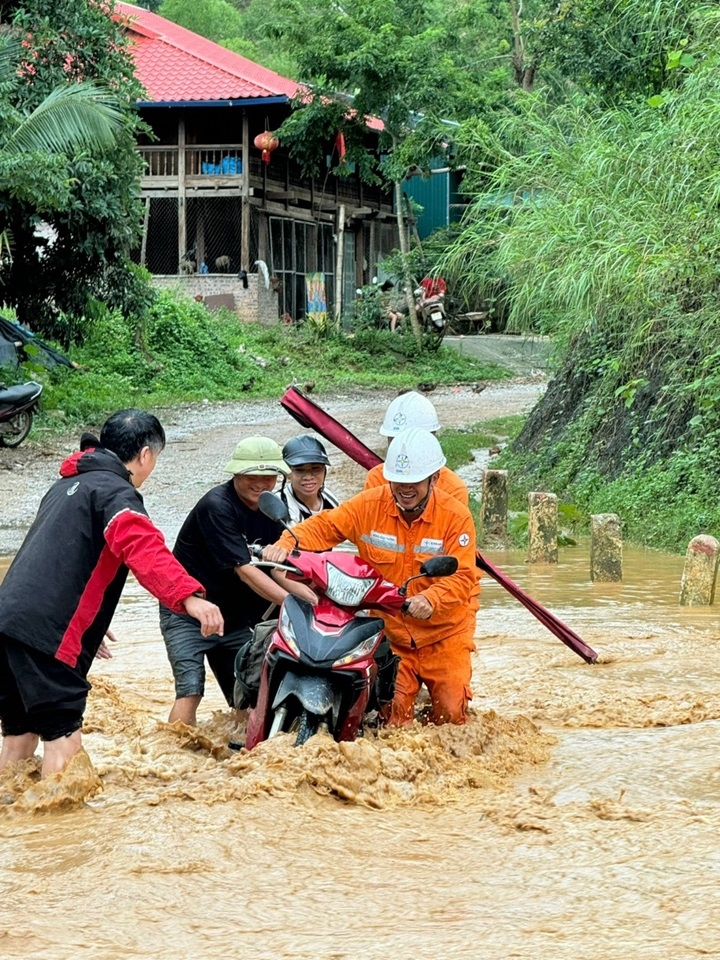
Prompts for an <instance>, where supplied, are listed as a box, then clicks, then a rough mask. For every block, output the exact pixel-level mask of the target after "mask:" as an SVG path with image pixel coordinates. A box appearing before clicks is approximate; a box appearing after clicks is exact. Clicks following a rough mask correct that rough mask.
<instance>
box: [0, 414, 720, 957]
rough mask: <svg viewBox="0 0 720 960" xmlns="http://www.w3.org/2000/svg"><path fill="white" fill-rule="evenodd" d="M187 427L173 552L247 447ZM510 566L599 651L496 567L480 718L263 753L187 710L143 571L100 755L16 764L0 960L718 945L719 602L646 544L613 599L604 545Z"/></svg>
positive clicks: (1, 785) (98, 682)
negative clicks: (191, 718)
mask: <svg viewBox="0 0 720 960" xmlns="http://www.w3.org/2000/svg"><path fill="white" fill-rule="evenodd" d="M448 396H449V399H450V400H454V398H453V397H452V396H451V395H448ZM442 399H443V398H442V397H441V400H442ZM528 400H529V397H525V398H524V400H522V402H521V404H520V406H522V403H525V404H527V402H528ZM530 402H531V401H530ZM379 404H380V407H381V406H382V398H381V400H380V402H379ZM442 406H443V404H442V403H441V402H439V403H438V408H439V409H442ZM328 407H329V409H332V407H330V405H328ZM448 408H449V404H448ZM487 415H492V414H487ZM188 416H190V414H188ZM192 416H193V417H194V416H195V414H192ZM465 416H466V418H467V419H468V420H471V419H472V420H475V419H479V417H476V416H472V415H470V416H467V411H466V413H465ZM221 419H222V418H221ZM276 419H277V423H276V428H277V430H279V429H280V428H281V427H284V428H285V430H286V435H287V425H286V424H282V423H281V422H280V420H279V418H276ZM366 421H367V422H366V425H369V422H370V418H369V417H368V418H366ZM267 423H268V424H271V423H272V420H271V419H270V418H268V420H267ZM349 425H350V424H349ZM206 426H207V425H206ZM243 429H244V428H243ZM262 429H263V431H265V429H266V427H265V426H263V428H262ZM268 430H269V428H268ZM177 431H178V432H177V434H176V435H175V439H172V438H171V443H170V445H169V448H168V451H166V454H164V455H163V457H167V460H166V464H167V465H166V467H165V472H162V458H161V461H160V464H161V465H160V466H159V467H158V475H157V477H155V478H153V479H152V480H151V481H150V483H149V485H148V496H147V502H148V506H149V508H150V511H151V514H152V515H153V516H154V517H155V518H156V519H157V518H158V515H159V514H160V515H161V517H162V519H163V522H164V523H166V528H167V530H168V533H169V534H170V539H171V540H172V538H173V537H174V533H175V532H176V527H175V529H174V528H173V526H174V524H176V523H177V520H178V518H179V519H180V520H181V519H182V515H184V514H183V511H184V509H185V507H186V506H187V507H188V508H189V506H190V505H192V503H193V502H194V500H195V499H197V497H198V496H199V495H200V493H201V492H202V491H203V490H204V489H206V487H207V486H208V485H209V484H211V483H213V482H216V481H217V480H218V479H220V475H219V474H217V471H216V469H215V468H216V464H215V462H214V461H212V466H208V464H209V463H211V461H210V460H207V462H206V460H205V459H204V458H207V457H208V452H207V445H206V439H205V437H206V435H207V433H208V432H212V433H214V436H213V441H214V446H213V449H214V450H215V455H216V459H219V460H221V461H222V459H223V457H224V458H227V456H228V455H229V451H228V450H227V449H222V447H223V444H224V445H225V448H226V447H227V443H228V442H229V441H230V439H231V436H232V435H233V431H232V430H231V428H230V426H229V425H228V424H223V423H220V422H218V423H216V425H215V426H213V427H212V428H209V427H208V428H207V429H206V430H204V431H203V429H202V425H199V426H198V425H196V424H195V421H192V422H189V421H188V420H186V421H185V422H184V424H183V425H181V426H178V427H177ZM368 431H369V426H368ZM290 432H292V430H291V431H290ZM360 432H361V431H360ZM234 433H235V434H237V427H236V428H235V430H234ZM273 435H275V434H273ZM369 436H370V434H369V432H368V433H366V434H365V435H363V439H366V440H368V439H369ZM216 447H217V449H216ZM193 450H194V456H192V457H191V456H190V455H191V454H192V453H193ZM332 460H333V469H334V473H335V476H336V479H338V480H340V481H341V482H340V483H339V484H337V485H338V487H339V489H340V490H341V492H343V493H345V494H347V493H349V492H351V488H352V485H353V483H355V482H356V479H357V478H356V476H355V474H354V473H352V471H351V470H350V469H349V468H345V467H343V466H342V465H341V464H340V460H339V457H337V456H336V455H333V457H332ZM184 461H187V462H188V463H194V464H195V467H194V468H190V467H189V466H187V465H186V466H182V462H184ZM32 469H35V468H32ZM38 469H39V468H38ZM174 470H175V473H174V472H173V471H174ZM41 472H42V471H41ZM51 473H52V471H51ZM173 476H175V478H176V482H177V485H178V490H177V493H176V495H175V496H174V497H173V494H172V493H171V491H172V489H173V488H172V485H173ZM50 479H52V476H50V477H49V478H48V482H49V480H50ZM152 484H154V486H151V485H152ZM31 487H32V490H33V491H34V490H35V487H34V486H32V485H31ZM41 489H42V486H41V484H39V483H38V491H39V492H40V491H41ZM161 501H165V506H164V507H162V508H161V506H160V503H161ZM170 501H172V504H171V503H170ZM186 501H189V503H187V502H186ZM12 509H15V507H13V508H12ZM17 517H18V521H17V524H16V526H17V529H20V527H21V523H20V519H19V518H20V508H19V507H18V508H17ZM161 525H162V524H161ZM8 529H10V530H13V529H15V527H13V526H12V525H11V526H10V527H9V528H8ZM0 543H2V540H1V539H0ZM5 552H6V553H9V552H10V551H9V550H5ZM486 555H487V557H488V559H490V560H491V562H493V563H494V564H495V565H497V566H499V567H501V568H502V569H503V570H504V571H505V572H506V573H508V574H509V575H510V576H511V577H512V578H513V579H514V580H516V582H518V583H519V584H520V585H521V586H523V587H524V588H525V589H526V590H527V591H528V592H529V593H530V594H531V595H532V596H534V597H535V598H536V599H537V600H539V601H540V602H541V603H543V604H545V605H546V606H547V607H549V608H550V609H552V610H553V611H554V612H555V613H557V614H558V615H559V616H560V617H561V618H562V619H563V620H565V621H566V622H567V623H568V624H569V625H571V626H572V627H573V628H574V629H575V631H576V632H577V633H579V634H580V635H581V636H582V637H583V639H584V640H585V641H586V642H587V643H589V644H590V645H591V646H593V647H594V648H595V649H596V650H597V651H599V653H600V658H599V662H598V663H597V664H596V665H593V666H588V665H586V664H584V663H583V662H582V661H581V660H580V659H579V658H578V657H577V656H576V655H575V654H574V653H572V652H571V651H570V650H568V649H567V648H566V647H564V646H563V645H562V644H561V643H560V642H559V641H558V640H556V639H555V638H554V637H553V636H552V635H551V634H549V633H548V632H547V631H546V630H545V629H544V628H543V627H542V626H541V625H540V624H539V623H538V622H537V621H536V620H535V619H534V618H533V617H532V616H531V615H530V614H529V613H528V612H527V611H526V610H525V609H524V608H523V607H521V606H520V605H518V603H517V602H516V601H514V600H513V599H512V598H511V597H510V596H509V595H508V594H506V593H505V592H504V591H503V590H502V588H501V587H499V586H498V585H497V584H495V583H494V582H493V581H489V580H488V579H487V578H484V580H483V587H482V593H481V610H480V612H479V615H478V622H477V653H476V654H475V657H474V676H473V690H474V700H473V703H472V711H471V717H470V722H469V723H468V724H467V726H465V727H462V728H452V727H442V728H428V727H421V726H419V725H418V726H416V727H413V728H410V729H407V730H402V731H383V732H381V733H379V734H378V733H373V732H370V733H369V734H368V735H367V736H366V737H364V738H363V739H360V740H358V741H357V742H356V743H353V744H343V745H338V744H335V743H334V742H333V741H332V740H330V739H329V738H327V737H316V738H313V739H312V740H311V741H310V742H309V743H308V744H306V745H305V746H304V747H302V748H297V749H296V748H294V747H293V746H291V742H290V740H289V738H287V737H284V736H283V737H279V738H277V739H276V740H275V741H273V742H271V743H267V744H261V745H260V746H259V747H258V748H257V749H256V750H254V751H253V752H252V753H247V752H245V751H243V752H240V753H232V752H230V751H229V750H228V749H227V746H226V744H227V741H228V739H229V737H230V736H231V735H233V734H234V730H233V722H232V718H231V716H230V713H229V711H228V710H227V708H226V707H225V705H224V702H223V701H222V699H221V697H220V695H219V693H218V691H217V689H216V688H215V687H214V686H212V683H211V684H209V688H208V696H207V697H206V699H205V700H204V701H203V704H202V707H201V710H200V724H199V727H198V728H197V729H194V730H191V729H189V728H186V727H183V726H182V725H175V726H173V727H170V726H168V725H167V724H166V723H165V722H164V721H165V718H166V717H167V713H168V710H169V707H170V705H171V703H172V700H173V687H172V680H171V673H170V669H169V667H168V665H167V662H166V659H165V653H164V648H163V646H162V641H161V639H160V634H159V630H158V627H157V611H156V606H155V604H154V603H153V602H152V601H151V600H150V599H149V598H148V596H147V595H146V594H145V593H144V591H143V590H142V589H141V588H139V587H138V585H137V584H136V583H135V582H134V581H131V582H130V583H129V584H128V587H127V589H126V592H125V595H124V600H123V602H122V604H121V606H120V608H119V610H118V613H117V616H116V618H115V621H114V623H113V629H114V631H115V633H116V635H117V637H118V643H117V644H116V645H115V647H114V651H113V652H114V658H113V659H112V660H110V661H98V662H97V663H96V665H95V667H94V669H93V672H92V674H91V679H92V681H93V684H94V688H93V691H92V693H91V695H90V700H89V707H88V711H87V714H86V723H85V731H86V736H85V746H86V749H87V753H88V757H89V760H88V759H87V758H85V757H81V758H80V759H79V760H78V761H76V762H75V763H74V764H73V767H72V768H71V769H70V770H69V771H68V772H67V773H66V775H65V776H64V777H63V778H61V779H55V780H52V779H51V780H49V781H46V782H44V783H42V784H41V783H40V782H39V780H38V773H37V765H36V764H35V763H34V762H27V763H23V764H17V765H15V766H14V767H13V768H12V769H11V770H9V771H7V772H6V774H5V775H4V776H3V777H0V801H2V803H0V836H2V843H1V844H0V877H1V879H2V905H1V906H0V958H2V960H5V958H16V957H17V958H20V957H33V958H35V957H37V958H40V957H42V958H45V960H66V958H67V960H70V958H76V957H78V958H84V957H87V958H92V960H121V958H123V960H126V958H165V957H176V956H182V957H196V958H198V960H205V958H209V960H214V958H218V960H219V958H223V960H225V958H228V957H235V958H238V960H251V958H253V960H265V958H268V960H270V958H288V960H289V958H303V960H305V958H307V960H311V958H313V960H315V958H321V960H331V958H332V960H366V958H367V960H375V958H377V960H387V958H408V960H410V958H412V960H435V958H439V960H443V958H448V960H451V958H460V957H462V958H471V960H509V958H522V960H565V958H567V960H615V958H617V960H621V958H622V960H629V958H632V960H639V958H653V960H684V958H697V957H703V956H711V957H714V956H718V954H720V892H719V891H720V876H719V872H720V855H719V854H718V837H719V836H720V760H719V759H718V750H717V743H718V740H719V738H720V662H719V658H718V652H719V650H720V630H719V629H718V623H717V615H716V610H715V608H714V607H710V608H707V609H700V610H699V609H695V610H688V609H681V608H680V607H678V605H677V597H678V593H679V584H680V575H681V570H682V558H678V557H669V556H666V555H663V554H659V553H655V552H651V551H644V550H639V549H631V548H626V550H625V565H624V568H625V581H624V583H622V584H594V585H593V584H591V583H590V582H589V580H588V571H589V550H588V546H587V544H580V545H579V546H578V547H575V548H562V549H561V551H560V563H559V564H558V565H557V566H556V567H529V566H527V565H526V564H525V563H524V557H523V554H522V553H520V552H518V551H508V552H497V551H494V552H493V551H488V552H487V554H486Z"/></svg>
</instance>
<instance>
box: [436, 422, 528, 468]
mask: <svg viewBox="0 0 720 960" xmlns="http://www.w3.org/2000/svg"><path fill="white" fill-rule="evenodd" d="M524 422H525V417H523V416H508V417H494V418H493V419H491V420H482V421H480V422H479V423H475V424H473V425H472V426H470V427H467V428H462V429H458V430H456V429H446V430H440V432H439V433H438V439H439V440H440V443H441V444H442V448H443V453H444V454H445V456H446V458H447V465H448V467H450V469H451V470H457V468H458V467H461V466H462V465H463V464H465V463H472V461H473V460H474V459H475V456H474V453H473V451H474V450H487V449H490V448H491V447H495V446H497V445H498V444H502V443H505V442H506V441H507V440H512V439H513V438H514V437H516V436H517V435H518V433H519V432H520V430H521V429H522V425H523V423H524Z"/></svg>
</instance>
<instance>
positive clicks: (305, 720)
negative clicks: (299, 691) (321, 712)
mask: <svg viewBox="0 0 720 960" xmlns="http://www.w3.org/2000/svg"><path fill="white" fill-rule="evenodd" d="M319 721H320V717H318V716H316V715H315V714H314V713H310V711H309V710H305V709H304V708H303V712H302V713H301V714H300V724H299V726H298V732H297V736H296V737H295V746H296V747H301V746H302V745H303V744H304V743H307V741H308V740H309V739H310V737H314V736H315V734H316V733H317V731H318V725H319Z"/></svg>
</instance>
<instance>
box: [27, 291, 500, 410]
mask: <svg viewBox="0 0 720 960" xmlns="http://www.w3.org/2000/svg"><path fill="white" fill-rule="evenodd" d="M86 330H87V333H86V335H85V337H84V339H83V342H82V343H81V344H78V345H76V346H74V347H72V348H71V350H70V351H69V355H70V357H71V359H73V360H74V361H76V362H77V363H78V364H79V369H78V370H68V369H66V368H56V369H54V370H52V371H47V370H44V369H43V368H39V367H37V366H36V365H33V367H32V375H33V376H37V377H39V378H40V379H42V381H43V383H44V385H45V392H44V394H43V409H44V410H45V411H54V413H53V414H52V415H51V419H52V420H53V422H57V421H63V422H68V421H69V422H71V423H80V424H92V423H97V422H99V421H100V420H101V419H102V418H103V417H104V416H105V415H107V414H108V413H109V412H111V411H112V410H116V409H118V408H120V407H125V406H129V405H131V404H133V405H139V406H146V407H151V408H152V407H161V406H169V405H172V404H175V403H185V402H193V401H201V400H211V401H222V400H237V399H240V398H241V397H242V398H248V397H255V398H264V397H279V396H280V395H281V394H282V393H283V391H284V390H285V389H286V387H287V386H288V385H289V384H290V383H292V382H297V383H298V384H299V385H300V386H301V387H302V386H303V385H304V384H305V383H308V382H310V381H312V383H313V386H314V387H315V389H316V391H317V392H322V391H323V390H324V391H328V390H333V389H348V388H358V389H360V388H378V387H382V388H387V389H402V388H408V387H416V386H417V385H418V383H422V382H424V381H425V382H432V383H461V382H468V381H475V380H479V379H500V378H502V377H506V376H509V373H508V372H507V371H505V370H503V369H501V368H499V367H496V366H493V365H487V364H482V363H479V362H477V361H475V360H472V359H469V358H467V357H466V356H464V355H463V354H461V353H459V352H458V351H456V350H452V349H450V348H441V349H440V350H439V351H438V352H437V353H425V352H423V353H422V354H420V355H418V354H417V348H416V346H415V344H414V341H412V338H411V337H409V336H400V335H397V334H391V333H389V332H388V331H383V330H375V329H367V328H364V329H359V330H358V331H357V333H355V334H352V333H351V334H346V333H340V334H336V335H330V336H327V335H326V336H324V337H323V338H319V337H318V336H317V334H316V333H315V332H314V331H312V330H309V329H305V328H303V327H300V328H287V327H285V326H281V325H279V324H278V325H277V326H273V327H261V326H258V325H256V324H243V323H241V322H239V321H238V318H237V316H236V315H235V314H233V313H231V312H229V311H219V312H217V313H210V312H209V311H208V310H207V309H206V308H205V307H204V306H203V304H201V303H195V302H194V301H191V300H188V299H177V298H175V297H174V296H173V295H172V294H171V293H170V292H169V291H160V292H158V293H156V294H154V295H153V297H152V301H151V302H150V303H149V305H148V307H147V309H146V310H144V312H142V314H141V315H140V316H133V317H125V316H123V314H122V313H121V312H120V311H119V310H109V309H107V308H99V309H98V312H97V315H96V316H95V317H93V320H92V322H91V323H88V324H87V325H86ZM28 372H29V368H26V369H25V370H24V371H22V370H21V371H20V377H22V376H23V374H27V373H28Z"/></svg>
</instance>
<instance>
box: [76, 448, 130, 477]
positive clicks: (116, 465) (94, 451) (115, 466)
mask: <svg viewBox="0 0 720 960" xmlns="http://www.w3.org/2000/svg"><path fill="white" fill-rule="evenodd" d="M93 470H107V471H109V472H110V473H114V474H116V475H117V476H118V477H122V478H123V480H127V481H128V482H130V471H129V470H128V469H127V467H126V466H125V464H124V463H123V462H122V460H121V459H120V457H118V455H117V454H116V453H113V452H112V451H111V450H106V449H105V447H90V448H89V449H87V450H78V451H77V453H73V454H71V455H70V456H69V457H68V458H67V460H64V461H63V462H62V464H61V466H60V476H61V477H74V476H77V474H79V473H90V472H91V471H93Z"/></svg>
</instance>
